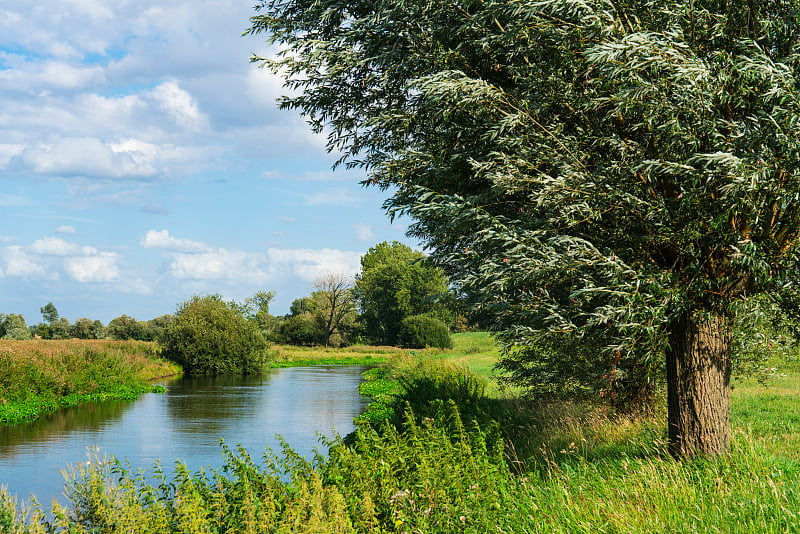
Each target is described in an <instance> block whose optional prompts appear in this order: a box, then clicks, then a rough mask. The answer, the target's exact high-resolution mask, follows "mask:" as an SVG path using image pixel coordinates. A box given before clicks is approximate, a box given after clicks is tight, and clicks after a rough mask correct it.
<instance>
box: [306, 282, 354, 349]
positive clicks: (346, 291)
mask: <svg viewBox="0 0 800 534" xmlns="http://www.w3.org/2000/svg"><path fill="white" fill-rule="evenodd" d="M314 287H315V288H316V291H315V292H314V297H315V298H314V300H315V301H316V302H318V303H319V306H318V307H317V310H316V311H317V313H318V314H319V315H320V318H321V319H322V321H321V322H322V331H323V339H324V341H323V343H324V344H325V346H326V347H327V346H328V343H329V342H330V340H331V336H332V335H333V334H334V333H335V332H336V331H337V330H338V329H339V326H340V325H341V324H342V322H343V320H344V319H345V317H347V316H348V315H350V316H353V315H355V307H354V306H353V279H352V278H351V277H350V276H348V275H346V274H344V273H328V274H326V275H324V276H321V277H319V278H317V279H316V280H315V281H314Z"/></svg>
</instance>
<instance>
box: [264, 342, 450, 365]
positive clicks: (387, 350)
mask: <svg viewBox="0 0 800 534" xmlns="http://www.w3.org/2000/svg"><path fill="white" fill-rule="evenodd" d="M440 352H441V351H440V350H439V349H423V350H412V349H401V348H398V347H380V346H377V347H376V346H369V345H353V346H350V347H342V348H333V347H301V346H297V345H275V346H273V347H272V348H271V349H270V350H269V356H268V357H269V359H270V363H269V367H271V368H279V367H307V366H311V365H378V364H382V363H386V362H387V361H388V359H389V357H391V356H397V355H406V356H409V355H412V354H439V353H440Z"/></svg>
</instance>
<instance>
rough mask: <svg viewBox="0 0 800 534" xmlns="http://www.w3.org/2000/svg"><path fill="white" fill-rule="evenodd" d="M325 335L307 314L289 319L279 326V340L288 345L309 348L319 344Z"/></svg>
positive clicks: (311, 316)
mask: <svg viewBox="0 0 800 534" xmlns="http://www.w3.org/2000/svg"><path fill="white" fill-rule="evenodd" d="M324 336H325V334H324V332H323V331H322V330H321V329H320V328H319V326H318V325H317V322H316V320H315V319H314V316H313V315H311V314H309V313H304V314H302V315H296V316H294V317H289V318H288V319H286V320H285V321H284V322H283V324H281V326H280V335H279V338H280V340H281V342H283V343H287V344H289V345H305V346H311V345H316V344H318V343H321V342H322V340H323V338H324Z"/></svg>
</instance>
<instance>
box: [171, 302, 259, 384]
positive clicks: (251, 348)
mask: <svg viewBox="0 0 800 534" xmlns="http://www.w3.org/2000/svg"><path fill="white" fill-rule="evenodd" d="M161 345H162V347H163V351H162V354H163V355H164V357H165V358H167V359H170V360H172V361H174V362H175V363H177V364H178V365H180V366H181V367H182V368H183V370H184V372H186V373H187V374H191V375H218V374H244V375H246V374H258V373H260V372H261V370H262V369H263V368H264V366H265V365H266V363H267V356H266V348H267V342H266V340H265V339H264V336H263V334H262V333H261V330H260V329H259V328H258V327H257V325H256V324H254V322H252V321H248V320H247V319H245V317H244V316H243V315H242V313H241V311H240V310H239V309H237V308H235V307H234V306H232V305H231V304H230V303H228V302H225V301H224V300H223V299H222V297H220V296H219V295H207V296H204V297H200V296H195V297H192V298H191V299H190V300H187V301H186V302H184V303H183V304H181V305H180V306H179V307H178V311H177V312H176V313H175V319H174V320H172V321H170V322H169V324H168V325H167V327H166V329H165V331H164V334H163V336H162V340H161Z"/></svg>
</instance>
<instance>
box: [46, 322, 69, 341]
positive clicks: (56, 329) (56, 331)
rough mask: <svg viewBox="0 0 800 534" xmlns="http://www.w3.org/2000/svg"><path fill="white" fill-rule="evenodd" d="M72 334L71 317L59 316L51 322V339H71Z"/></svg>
mask: <svg viewBox="0 0 800 534" xmlns="http://www.w3.org/2000/svg"><path fill="white" fill-rule="evenodd" d="M71 334H72V325H71V324H69V319H67V318H66V317H59V318H58V319H57V320H55V321H53V322H52V323H50V337H49V339H69V338H70V335H71Z"/></svg>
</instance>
